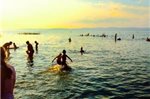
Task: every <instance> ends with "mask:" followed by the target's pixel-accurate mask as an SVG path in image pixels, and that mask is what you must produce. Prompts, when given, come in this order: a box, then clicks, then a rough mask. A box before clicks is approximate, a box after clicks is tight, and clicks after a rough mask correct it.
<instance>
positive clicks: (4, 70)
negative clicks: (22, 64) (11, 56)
mask: <svg viewBox="0 0 150 99" xmlns="http://www.w3.org/2000/svg"><path fill="white" fill-rule="evenodd" d="M0 53H1V77H2V80H5V79H10V78H11V75H12V70H11V69H10V68H9V67H8V66H7V64H6V62H5V59H6V51H5V49H4V48H3V47H0Z"/></svg>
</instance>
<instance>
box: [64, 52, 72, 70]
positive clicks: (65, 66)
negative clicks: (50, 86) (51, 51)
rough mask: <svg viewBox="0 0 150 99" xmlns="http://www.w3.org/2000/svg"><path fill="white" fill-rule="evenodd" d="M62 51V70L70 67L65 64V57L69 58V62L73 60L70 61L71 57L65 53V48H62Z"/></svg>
mask: <svg viewBox="0 0 150 99" xmlns="http://www.w3.org/2000/svg"><path fill="white" fill-rule="evenodd" d="M62 53H63V55H62V66H63V69H64V70H67V69H69V68H70V67H69V66H68V65H67V63H66V60H67V58H68V59H70V61H71V62H73V61H72V59H71V58H70V57H69V56H68V55H66V50H63V52H62Z"/></svg>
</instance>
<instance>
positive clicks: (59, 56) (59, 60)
mask: <svg viewBox="0 0 150 99" xmlns="http://www.w3.org/2000/svg"><path fill="white" fill-rule="evenodd" d="M61 57H62V54H61V53H60V54H59V55H58V56H56V57H55V58H54V59H53V60H52V62H54V60H55V59H57V64H59V65H61Z"/></svg>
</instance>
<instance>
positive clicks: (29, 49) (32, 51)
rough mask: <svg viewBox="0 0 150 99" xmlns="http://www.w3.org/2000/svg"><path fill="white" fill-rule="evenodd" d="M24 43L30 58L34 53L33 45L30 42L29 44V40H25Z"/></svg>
mask: <svg viewBox="0 0 150 99" xmlns="http://www.w3.org/2000/svg"><path fill="white" fill-rule="evenodd" d="M26 44H27V51H26V53H27V54H28V57H29V58H31V59H32V58H33V54H34V49H33V46H32V44H30V42H29V41H27V42H26Z"/></svg>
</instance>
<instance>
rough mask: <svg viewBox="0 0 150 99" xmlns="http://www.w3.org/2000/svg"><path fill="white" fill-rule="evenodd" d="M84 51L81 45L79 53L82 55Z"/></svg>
mask: <svg viewBox="0 0 150 99" xmlns="http://www.w3.org/2000/svg"><path fill="white" fill-rule="evenodd" d="M84 52H85V51H84V50H83V47H81V49H80V53H81V55H83V53H84Z"/></svg>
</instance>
